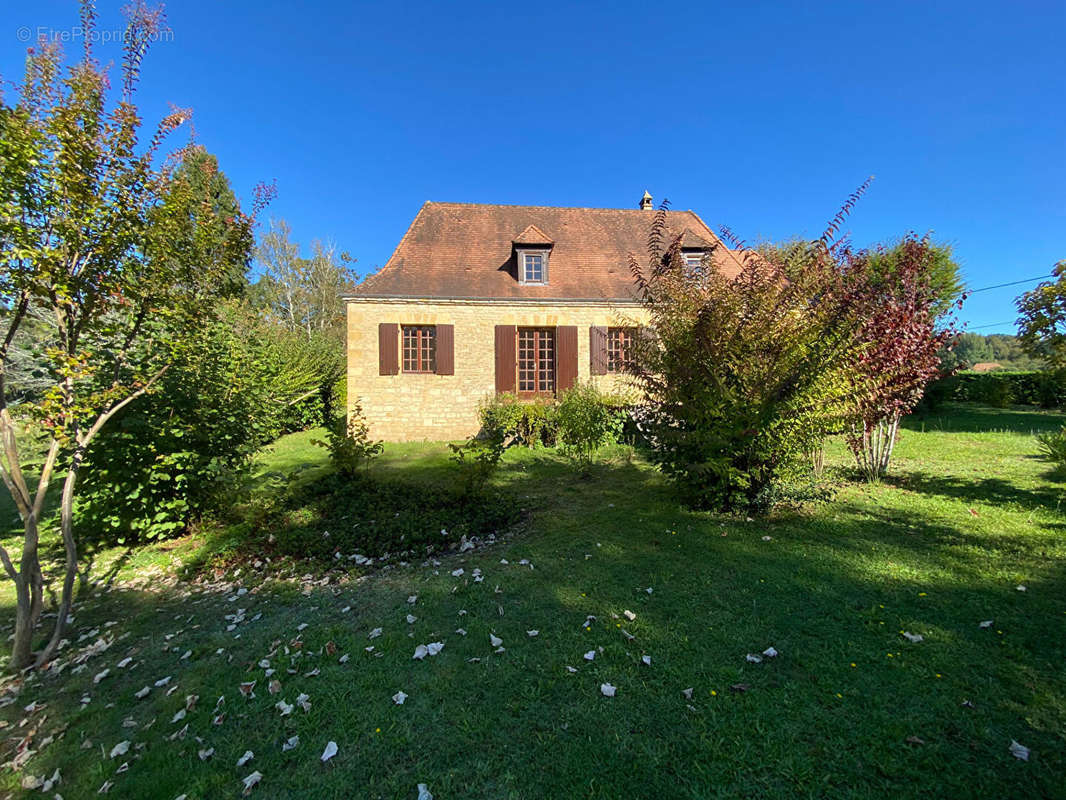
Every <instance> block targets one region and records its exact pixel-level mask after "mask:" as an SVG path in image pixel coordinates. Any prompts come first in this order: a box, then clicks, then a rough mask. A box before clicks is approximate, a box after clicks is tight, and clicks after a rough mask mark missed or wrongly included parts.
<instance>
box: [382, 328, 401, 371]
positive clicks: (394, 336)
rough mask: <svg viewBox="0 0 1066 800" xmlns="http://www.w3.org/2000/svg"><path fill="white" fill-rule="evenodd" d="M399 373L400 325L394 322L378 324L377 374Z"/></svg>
mask: <svg viewBox="0 0 1066 800" xmlns="http://www.w3.org/2000/svg"><path fill="white" fill-rule="evenodd" d="M399 373H400V326H399V325H397V324H396V323H395V322H382V323H380V324H379V325H378V375H398V374H399Z"/></svg>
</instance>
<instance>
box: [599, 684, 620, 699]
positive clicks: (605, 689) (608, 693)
mask: <svg viewBox="0 0 1066 800" xmlns="http://www.w3.org/2000/svg"><path fill="white" fill-rule="evenodd" d="M617 691H618V688H617V687H615V686H612V685H611V684H609V683H601V684H600V694H602V695H603V696H604V697H614V695H615V692H617Z"/></svg>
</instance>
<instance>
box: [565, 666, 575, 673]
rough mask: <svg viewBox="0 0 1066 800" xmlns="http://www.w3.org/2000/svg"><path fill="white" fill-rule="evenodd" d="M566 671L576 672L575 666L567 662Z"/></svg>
mask: <svg viewBox="0 0 1066 800" xmlns="http://www.w3.org/2000/svg"><path fill="white" fill-rule="evenodd" d="M566 671H567V672H577V667H571V666H570V665H569V664H567V665H566Z"/></svg>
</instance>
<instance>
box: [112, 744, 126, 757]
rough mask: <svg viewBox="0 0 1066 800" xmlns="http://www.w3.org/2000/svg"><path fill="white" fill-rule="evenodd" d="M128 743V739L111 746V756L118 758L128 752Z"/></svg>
mask: <svg viewBox="0 0 1066 800" xmlns="http://www.w3.org/2000/svg"><path fill="white" fill-rule="evenodd" d="M129 749H130V743H129V742H128V741H121V742H119V743H118V744H116V745H115V746H114V747H112V748H111V756H110V757H111V758H118V757H119V756H124V755H126V753H128V752H129Z"/></svg>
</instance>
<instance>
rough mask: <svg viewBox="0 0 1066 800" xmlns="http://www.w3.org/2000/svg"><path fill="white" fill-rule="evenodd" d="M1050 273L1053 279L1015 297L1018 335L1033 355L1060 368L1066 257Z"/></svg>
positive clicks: (1064, 354) (1063, 363) (1065, 355)
mask: <svg viewBox="0 0 1066 800" xmlns="http://www.w3.org/2000/svg"><path fill="white" fill-rule="evenodd" d="M1051 273H1052V275H1053V276H1054V278H1055V280H1054V281H1044V282H1043V283H1041V284H1040V285H1038V286H1037V287H1036V288H1035V289H1032V290H1031V291H1028V292H1026V293H1025V294H1023V295H1021V296H1020V297H1019V298H1018V299H1017V300H1016V301H1015V303H1016V305H1017V306H1018V338H1019V339H1020V340H1021V344H1022V347H1023V348H1024V349H1025V351H1026V352H1027V353H1028V354H1029V355H1030V356H1031V357H1033V358H1036V359H1043V360H1044V361H1046V362H1047V363H1048V365H1050V366H1051V367H1052V368H1054V369H1056V370H1061V369H1064V368H1066V261H1060V262H1058V263H1057V264H1056V265H1055V267H1054V268H1053V269H1052V271H1051Z"/></svg>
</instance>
